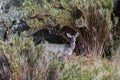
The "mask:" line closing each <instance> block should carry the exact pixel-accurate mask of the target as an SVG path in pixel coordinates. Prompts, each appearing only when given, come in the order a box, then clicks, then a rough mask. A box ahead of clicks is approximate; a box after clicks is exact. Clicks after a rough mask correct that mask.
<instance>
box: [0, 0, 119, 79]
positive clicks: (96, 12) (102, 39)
mask: <svg viewBox="0 0 120 80" xmlns="http://www.w3.org/2000/svg"><path fill="white" fill-rule="evenodd" d="M53 4H56V5H57V6H60V5H62V6H63V7H64V8H65V9H63V10H61V9H58V8H55V7H54V5H53ZM112 4H113V3H112V0H90V1H88V0H56V1H55V0H40V1H39V0H25V2H24V3H23V5H22V6H21V7H19V9H18V10H23V11H26V13H27V14H28V16H31V15H33V14H36V13H40V14H43V13H49V14H50V16H51V17H52V19H51V17H48V18H45V19H44V22H45V23H50V24H55V22H54V20H53V19H55V21H56V22H58V23H60V26H63V25H69V26H70V27H71V28H72V29H74V30H76V31H78V32H80V31H79V29H78V28H76V23H79V24H81V23H82V24H85V25H86V27H87V32H84V33H83V34H84V35H83V34H82V33H81V32H80V33H81V35H80V36H79V38H78V39H77V41H78V43H80V44H82V45H83V47H82V49H84V53H85V55H88V56H89V55H90V56H91V55H92V57H81V56H74V55H71V56H69V57H68V59H67V61H65V62H63V61H60V60H59V59H58V58H57V55H54V54H46V53H44V51H43V49H42V47H41V45H38V46H34V43H33V42H32V38H28V37H26V35H27V33H31V32H32V31H33V30H37V29H38V28H42V27H43V25H44V24H43V23H42V22H40V21H38V20H37V19H32V20H29V21H27V23H28V24H29V25H30V26H31V27H32V29H31V30H29V31H28V32H27V33H26V32H24V33H22V36H21V37H18V36H16V35H14V36H11V39H10V41H8V42H2V41H0V45H1V46H0V50H1V52H4V53H7V54H8V55H10V65H11V66H10V67H11V69H12V71H13V76H14V78H15V80H119V79H120V65H119V64H120V61H119V58H120V57H119V50H118V51H117V53H118V54H117V56H116V55H114V56H113V58H111V60H107V59H103V58H100V57H101V56H102V54H103V52H104V49H105V48H106V44H108V40H109V34H110V29H111V27H112V25H111V21H110V12H111V9H112ZM74 6H77V8H78V9H80V10H81V11H82V12H83V13H84V14H83V16H84V18H82V17H81V18H79V19H73V17H72V16H71V12H72V11H73V10H74ZM78 47H79V46H78ZM98 57H99V58H98Z"/></svg>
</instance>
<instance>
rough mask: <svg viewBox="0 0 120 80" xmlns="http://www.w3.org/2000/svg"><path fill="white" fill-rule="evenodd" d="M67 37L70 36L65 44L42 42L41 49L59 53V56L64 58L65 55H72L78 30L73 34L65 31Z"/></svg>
mask: <svg viewBox="0 0 120 80" xmlns="http://www.w3.org/2000/svg"><path fill="white" fill-rule="evenodd" d="M66 35H67V37H69V38H70V42H69V43H67V44H52V43H42V47H43V51H44V52H47V53H50V52H52V53H59V54H60V55H59V58H62V59H63V60H66V58H67V56H69V55H72V53H73V50H74V48H75V45H76V44H75V42H76V38H77V37H78V36H79V32H77V33H76V34H75V35H71V34H70V33H66Z"/></svg>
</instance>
